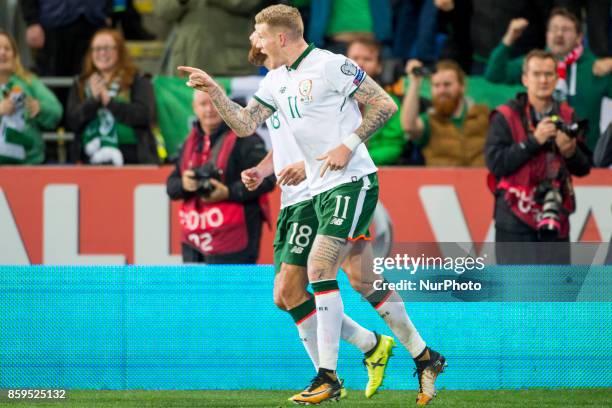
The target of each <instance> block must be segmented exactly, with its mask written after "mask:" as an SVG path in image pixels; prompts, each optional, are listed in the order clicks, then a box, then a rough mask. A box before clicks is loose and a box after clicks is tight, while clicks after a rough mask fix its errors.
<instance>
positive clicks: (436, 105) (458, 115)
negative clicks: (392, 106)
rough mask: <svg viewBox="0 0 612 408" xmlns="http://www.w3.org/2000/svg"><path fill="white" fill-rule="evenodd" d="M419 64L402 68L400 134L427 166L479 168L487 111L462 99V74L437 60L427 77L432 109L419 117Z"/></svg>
mask: <svg viewBox="0 0 612 408" xmlns="http://www.w3.org/2000/svg"><path fill="white" fill-rule="evenodd" d="M422 68H423V64H422V63H421V61H418V60H410V61H408V63H407V64H406V74H408V77H409V80H410V84H409V86H408V91H407V92H406V95H405V96H404V101H403V103H402V111H401V121H402V126H403V127H404V130H405V131H406V132H407V133H408V134H409V135H410V138H411V139H412V140H414V141H415V142H416V143H417V144H418V145H420V146H422V152H423V156H424V157H425V164H426V165H427V166H483V165H484V156H483V151H484V143H485V139H486V135H487V128H488V126H489V108H488V107H487V106H486V105H480V104H475V103H473V102H472V101H470V100H468V99H467V98H466V97H465V93H466V89H465V88H466V84H465V73H464V72H463V70H462V69H461V67H460V66H459V64H457V63H456V62H455V61H451V60H441V61H439V62H438V63H437V65H436V71H435V73H433V75H432V76H431V96H432V102H433V106H432V108H431V109H430V110H429V111H428V112H426V113H423V114H420V115H419V113H418V112H419V111H418V109H419V92H420V89H421V82H422V80H423V75H422V74H423V73H422V72H419V70H422Z"/></svg>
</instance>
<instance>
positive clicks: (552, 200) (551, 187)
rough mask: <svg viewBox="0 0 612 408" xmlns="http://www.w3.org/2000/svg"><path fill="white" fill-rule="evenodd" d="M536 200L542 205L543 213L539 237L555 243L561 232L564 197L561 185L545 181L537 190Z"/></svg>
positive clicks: (540, 219)
mask: <svg viewBox="0 0 612 408" xmlns="http://www.w3.org/2000/svg"><path fill="white" fill-rule="evenodd" d="M534 199H535V201H536V203H538V204H541V205H542V212H541V213H540V217H539V220H538V225H537V228H538V235H539V236H540V239H541V240H542V241H554V240H556V239H557V237H558V236H559V232H560V230H561V220H560V219H561V212H562V211H563V210H564V209H563V195H562V194H561V189H560V188H559V185H558V184H557V183H556V182H554V181H550V180H545V181H543V182H542V183H540V185H538V187H537V188H536V191H535V195H534Z"/></svg>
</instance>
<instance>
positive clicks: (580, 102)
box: [484, 43, 612, 151]
mask: <svg viewBox="0 0 612 408" xmlns="http://www.w3.org/2000/svg"><path fill="white" fill-rule="evenodd" d="M511 50H512V48H511V47H507V46H506V45H504V44H503V43H500V44H499V45H498V46H497V48H495V49H494V50H493V52H492V53H491V57H490V58H489V62H488V64H487V69H486V71H485V74H484V76H485V78H486V79H487V80H489V81H491V82H495V83H505V84H519V83H520V82H521V75H522V73H523V60H524V59H525V57H524V56H521V57H517V58H514V59H513V58H511ZM595 61H596V58H595V55H594V54H593V53H592V52H591V51H590V50H589V49H588V48H585V49H584V52H583V53H582V56H581V57H580V58H579V59H578V61H576V84H575V87H576V94H575V95H568V96H567V102H568V103H569V104H570V106H571V107H572V108H574V109H575V110H576V114H577V115H578V116H579V117H580V118H582V119H588V121H589V132H588V134H587V146H588V147H589V149H590V150H591V151H592V150H593V149H594V148H595V144H596V143H597V139H598V138H599V121H600V118H601V101H602V99H603V98H604V97H606V96H607V97H609V98H612V75H609V74H608V75H605V76H601V77H600V76H597V75H595V74H593V64H594V63H595ZM570 72H571V71H570V70H569V69H568V86H569V81H571V74H570Z"/></svg>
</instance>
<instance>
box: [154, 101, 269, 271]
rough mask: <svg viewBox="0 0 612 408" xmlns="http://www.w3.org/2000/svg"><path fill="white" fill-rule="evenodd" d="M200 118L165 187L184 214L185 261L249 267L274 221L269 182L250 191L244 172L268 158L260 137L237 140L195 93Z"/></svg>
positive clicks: (181, 216) (183, 249) (182, 223)
mask: <svg viewBox="0 0 612 408" xmlns="http://www.w3.org/2000/svg"><path fill="white" fill-rule="evenodd" d="M193 110H194V113H195V115H196V117H197V120H196V121H195V122H194V124H193V127H192V128H191V132H190V133H189V135H188V137H187V139H185V143H184V144H183V148H182V149H181V153H180V155H179V160H178V161H177V163H176V168H175V169H174V171H173V172H172V174H170V176H169V177H168V181H167V184H166V187H167V192H168V195H169V196H170V199H172V200H183V203H182V205H181V208H180V210H179V220H180V224H181V227H182V233H181V242H182V255H183V262H185V263H208V264H249V263H255V262H256V261H257V256H258V255H259V241H260V238H261V227H262V223H263V221H264V220H267V218H269V214H268V202H267V195H266V194H265V193H267V192H268V191H271V190H272V189H274V184H275V183H274V179H273V178H267V179H265V180H264V182H263V183H262V184H261V185H260V186H259V188H257V190H255V191H248V190H247V189H246V187H244V184H243V183H242V181H241V178H240V173H241V172H242V171H243V170H245V169H248V168H251V167H253V166H255V165H257V164H258V163H259V162H260V161H261V160H262V159H263V158H264V156H265V155H266V153H267V152H266V148H265V144H264V142H263V140H262V139H261V138H260V137H259V136H258V135H256V134H254V135H252V136H249V137H246V138H238V137H237V136H236V134H235V133H234V132H233V131H231V130H230V129H229V127H228V126H227V125H226V124H225V123H223V119H222V118H221V116H220V115H219V113H218V112H217V109H216V108H215V106H214V105H213V104H212V101H211V99H210V97H209V96H208V94H207V93H204V92H199V91H195V92H194V95H193Z"/></svg>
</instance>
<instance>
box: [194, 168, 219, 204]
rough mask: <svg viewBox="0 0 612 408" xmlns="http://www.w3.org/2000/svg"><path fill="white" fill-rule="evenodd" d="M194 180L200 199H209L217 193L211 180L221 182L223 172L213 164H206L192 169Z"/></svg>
mask: <svg viewBox="0 0 612 408" xmlns="http://www.w3.org/2000/svg"><path fill="white" fill-rule="evenodd" d="M192 170H193V173H194V177H193V178H194V179H195V180H196V184H197V189H196V194H198V195H199V196H200V197H204V198H207V197H209V196H210V194H211V193H212V192H213V191H215V186H214V185H213V184H212V183H211V182H210V180H211V179H215V180H221V176H222V175H223V170H222V169H219V168H217V167H215V165H214V164H212V163H205V164H203V165H202V166H200V167H196V168H195V169H192Z"/></svg>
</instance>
